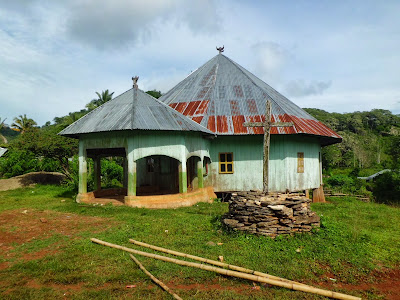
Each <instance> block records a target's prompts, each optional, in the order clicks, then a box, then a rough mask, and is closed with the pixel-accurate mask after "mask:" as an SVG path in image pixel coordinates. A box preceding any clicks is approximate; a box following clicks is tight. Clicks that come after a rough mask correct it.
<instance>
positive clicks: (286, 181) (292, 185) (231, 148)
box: [211, 135, 321, 192]
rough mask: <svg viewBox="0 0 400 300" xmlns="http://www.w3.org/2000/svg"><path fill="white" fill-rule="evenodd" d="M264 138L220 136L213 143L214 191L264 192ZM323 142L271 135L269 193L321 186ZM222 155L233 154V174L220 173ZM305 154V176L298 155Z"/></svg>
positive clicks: (212, 172) (310, 138)
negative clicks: (300, 168) (298, 170)
mask: <svg viewBox="0 0 400 300" xmlns="http://www.w3.org/2000/svg"><path fill="white" fill-rule="evenodd" d="M262 145H263V136H261V135H257V136H218V138H216V139H215V140H213V141H212V144H211V161H212V163H211V178H212V185H213V186H214V190H215V191H216V192H218V191H246V190H251V189H258V190H262V188H263V181H262V174H263V147H262ZM320 150H321V146H320V143H319V140H318V139H317V138H314V137H309V136H294V135H284V136H277V135H273V136H271V149H270V163H269V190H270V191H274V192H285V191H286V190H287V189H288V190H289V191H300V190H304V189H311V188H317V187H319V186H320V183H321V179H320V177H321V176H320V162H319V152H320ZM221 152H232V153H233V160H234V173H233V174H220V173H219V157H218V154H219V153H221ZM298 152H303V153H304V173H297V153H298Z"/></svg>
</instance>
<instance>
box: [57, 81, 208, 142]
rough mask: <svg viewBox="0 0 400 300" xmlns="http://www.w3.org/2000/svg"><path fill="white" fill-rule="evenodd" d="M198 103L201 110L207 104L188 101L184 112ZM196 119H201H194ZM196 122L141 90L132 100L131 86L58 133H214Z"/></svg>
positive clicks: (193, 110)
mask: <svg viewBox="0 0 400 300" xmlns="http://www.w3.org/2000/svg"><path fill="white" fill-rule="evenodd" d="M203 102H204V101H203ZM201 105H203V106H202V107H203V108H202V109H203V110H204V105H206V104H201V103H199V105H197V106H196V105H192V104H191V106H192V107H191V108H190V109H189V110H188V112H187V113H188V114H189V113H191V114H192V115H193V114H194V112H195V111H197V110H198V109H199V107H200V106H201ZM195 108H196V109H195ZM178 111H179V110H178ZM200 111H201V109H200ZM196 121H200V122H197V123H196ZM199 123H201V120H199V119H195V120H194V121H193V120H191V119H190V118H186V117H185V116H184V115H182V114H180V113H179V112H177V111H176V110H174V109H172V108H171V107H169V106H167V105H165V104H164V103H162V102H160V101H158V100H157V99H155V98H153V97H152V96H150V95H148V94H146V93H145V92H143V91H141V90H137V97H136V99H135V100H134V96H133V89H130V90H128V91H126V92H125V93H123V94H121V95H119V96H118V97H116V98H114V99H113V100H111V101H109V102H107V103H105V104H103V105H102V106H100V107H98V108H96V109H95V110H93V111H91V112H90V113H88V114H87V115H85V116H83V117H82V118H81V119H79V120H78V121H76V122H75V123H73V124H71V125H70V126H68V127H67V128H65V129H64V130H63V131H61V132H60V133H59V134H60V135H65V136H72V137H77V136H78V135H79V134H84V133H91V132H106V131H119V130H136V129H140V130H171V131H198V132H204V133H208V134H214V133H213V132H211V131H210V130H208V129H207V128H205V127H203V126H202V125H199Z"/></svg>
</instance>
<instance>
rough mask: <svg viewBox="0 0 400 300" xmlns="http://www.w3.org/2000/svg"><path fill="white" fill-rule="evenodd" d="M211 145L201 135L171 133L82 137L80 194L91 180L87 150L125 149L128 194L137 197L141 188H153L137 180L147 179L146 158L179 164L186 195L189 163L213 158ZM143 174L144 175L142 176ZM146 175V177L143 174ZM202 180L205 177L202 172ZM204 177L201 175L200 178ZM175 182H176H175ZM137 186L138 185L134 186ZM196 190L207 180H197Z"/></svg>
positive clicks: (182, 188) (180, 184)
mask: <svg viewBox="0 0 400 300" xmlns="http://www.w3.org/2000/svg"><path fill="white" fill-rule="evenodd" d="M209 147H210V142H209V140H207V139H205V138H204V137H203V135H202V134H201V133H198V132H189V131H188V132H167V131H126V132H123V131H121V132H106V133H93V134H87V135H82V136H81V137H80V142H79V148H80V152H79V155H80V162H82V163H81V169H80V177H81V178H82V184H81V186H80V193H81V192H82V193H83V192H85V188H84V186H85V183H84V182H83V181H86V177H87V175H86V174H87V171H86V170H85V168H86V150H87V149H107V148H125V152H126V155H127V160H128V164H127V165H128V166H127V168H128V194H134V193H136V185H137V184H150V183H151V178H150V181H149V182H146V181H143V180H142V179H140V180H137V178H138V177H137V176H140V177H142V176H146V172H142V171H143V170H144V167H145V166H143V158H145V157H148V156H155V155H157V156H166V157H171V158H174V159H176V160H177V161H179V162H180V163H179V189H180V191H181V192H185V191H186V185H187V181H186V180H187V167H186V162H187V159H188V158H190V157H193V156H197V157H199V158H200V159H201V161H202V160H203V158H204V157H210V154H209ZM138 172H140V174H138ZM142 173H143V174H142ZM197 173H199V176H200V175H201V176H202V170H200V172H197ZM200 173H201V174H200ZM171 180H172V179H171ZM132 182H134V185H132ZM195 185H196V187H202V186H203V180H199V179H196V180H195Z"/></svg>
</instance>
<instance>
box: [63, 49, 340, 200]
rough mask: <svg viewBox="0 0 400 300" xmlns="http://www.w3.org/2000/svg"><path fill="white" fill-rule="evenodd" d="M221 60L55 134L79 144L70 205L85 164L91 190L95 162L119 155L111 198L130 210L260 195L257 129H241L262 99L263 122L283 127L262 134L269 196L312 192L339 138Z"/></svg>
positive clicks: (122, 99)
mask: <svg viewBox="0 0 400 300" xmlns="http://www.w3.org/2000/svg"><path fill="white" fill-rule="evenodd" d="M221 52H222V51H220V53H219V54H218V55H216V56H215V57H213V58H212V59H211V60H209V61H208V62H206V63H205V64H204V65H203V66H201V67H200V68H199V69H197V70H196V71H194V72H193V73H191V74H190V75H189V76H188V77H186V78H185V79H184V80H183V81H181V82H180V83H178V84H177V85H176V86H175V87H173V88H172V89H171V90H170V91H168V92H167V93H166V94H164V95H163V96H162V97H161V98H160V99H159V100H157V99H154V98H153V97H151V96H149V95H147V94H145V93H144V92H142V91H141V90H139V89H137V86H136V87H134V88H133V89H131V90H129V91H127V92H125V93H123V94H122V95H120V96H118V97H116V98H114V99H113V100H111V101H109V102H107V103H105V104H104V105H102V106H100V107H99V108H97V109H95V110H94V111H92V112H90V113H89V114H87V115H86V116H84V117H83V118H81V119H80V120H78V121H76V122H75V123H73V124H72V125H70V126H69V127H67V128H66V129H64V130H63V131H62V132H61V133H60V134H61V135H64V136H70V137H74V138H78V139H79V163H80V184H79V195H78V199H81V200H82V199H86V198H85V197H86V195H88V193H87V188H86V185H87V182H86V181H87V179H86V178H87V163H86V158H87V157H88V156H89V157H93V158H94V161H95V167H94V169H95V174H96V176H95V182H96V187H95V189H96V190H100V179H99V176H100V175H99V174H100V173H99V166H100V164H99V159H100V157H102V156H112V155H117V156H122V157H124V159H125V161H126V163H125V168H124V170H125V174H126V176H125V183H124V184H125V187H126V191H125V190H121V191H120V192H122V193H125V192H126V197H125V198H124V201H125V203H126V204H129V205H137V203H139V202H138V201H140V197H138V196H139V195H141V194H142V195H144V194H148V193H152V194H157V193H162V194H167V193H169V194H173V193H178V192H179V193H178V195H181V196H182V195H184V194H186V193H187V192H188V190H189V191H196V190H199V189H200V190H201V189H203V188H204V187H212V188H213V189H214V191H215V192H227V191H242V190H250V189H262V187H263V133H264V129H263V128H262V127H245V126H244V125H243V124H244V123H245V122H263V121H265V107H266V101H267V100H270V101H271V103H272V111H271V121H273V122H275V121H278V122H279V121H281V122H291V123H292V126H290V127H273V128H272V129H271V142H270V150H269V153H270V154H269V168H268V177H269V191H272V192H288V191H290V192H293V191H302V190H307V189H318V188H320V186H321V185H322V165H321V147H323V146H326V145H330V144H333V143H338V142H340V141H341V137H340V136H339V135H338V134H337V133H335V132H334V131H332V130H331V129H329V128H328V127H327V126H325V125H324V124H323V123H321V122H319V121H318V120H316V119H315V118H313V117H312V116H311V115H309V114H308V113H307V112H305V111H304V110H302V109H301V108H300V107H298V106H297V105H295V104H294V103H293V102H291V101H290V100H288V99H287V98H285V97H284V96H283V95H281V94H280V93H278V92H277V91H276V90H274V89H273V88H272V87H270V86H269V85H268V84H266V83H265V82H263V81H262V80H260V79H259V78H258V77H256V76H255V75H253V74H252V73H250V72H249V71H247V70H246V69H244V68H243V67H241V66H240V65H238V64H237V63H235V62H234V61H232V60H231V59H229V58H228V57H226V56H225V55H223V54H222V53H221ZM209 195H210V194H209V193H208V194H207V193H205V194H203V196H204V198H207V197H209ZM94 196H96V195H94ZM164 198H165V197H164ZM182 202H184V203H185V204H191V203H192V202H190V201H186V202H185V201H183V200H182ZM144 206H146V205H144Z"/></svg>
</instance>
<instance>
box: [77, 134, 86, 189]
mask: <svg viewBox="0 0 400 300" xmlns="http://www.w3.org/2000/svg"><path fill="white" fill-rule="evenodd" d="M78 193H79V194H85V193H87V157H86V148H85V145H84V142H83V141H82V140H80V141H79V187H78Z"/></svg>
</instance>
